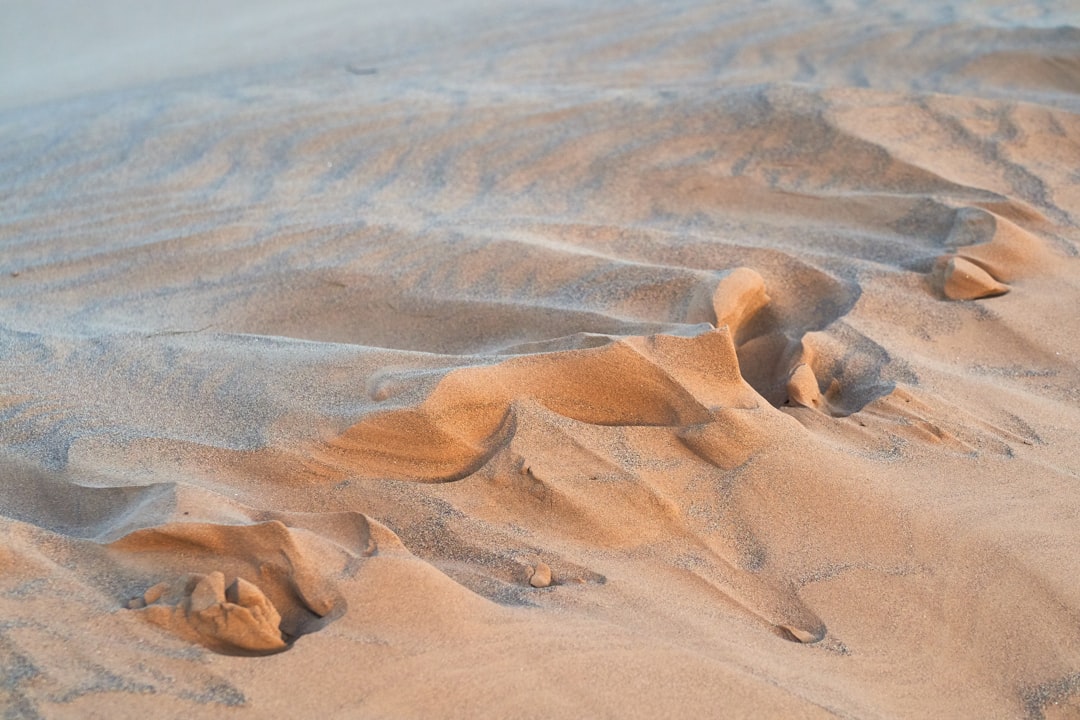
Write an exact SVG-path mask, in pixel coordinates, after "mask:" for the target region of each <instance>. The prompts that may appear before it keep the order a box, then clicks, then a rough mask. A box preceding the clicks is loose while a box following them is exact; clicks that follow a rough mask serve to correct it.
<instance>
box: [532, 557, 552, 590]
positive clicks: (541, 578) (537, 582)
mask: <svg viewBox="0 0 1080 720" xmlns="http://www.w3.org/2000/svg"><path fill="white" fill-rule="evenodd" d="M529 584H530V585H532V586H533V587H534V588H546V587H547V586H548V585H550V584H551V568H549V567H548V566H547V563H542V562H541V563H537V564H536V568H535V569H534V570H533V572H532V577H530V578H529Z"/></svg>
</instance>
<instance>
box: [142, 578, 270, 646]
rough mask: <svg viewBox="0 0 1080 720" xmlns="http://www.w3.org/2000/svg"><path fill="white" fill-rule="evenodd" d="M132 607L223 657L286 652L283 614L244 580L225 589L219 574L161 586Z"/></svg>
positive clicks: (223, 581) (259, 591) (154, 621)
mask: <svg viewBox="0 0 1080 720" xmlns="http://www.w3.org/2000/svg"><path fill="white" fill-rule="evenodd" d="M129 607H130V608H131V609H135V610H139V611H140V612H141V613H143V615H144V616H145V617H146V618H147V619H148V620H150V621H151V622H153V623H155V624H157V625H160V626H162V627H164V628H167V629H169V630H171V631H173V632H175V633H177V634H178V635H180V636H182V637H190V638H192V639H194V640H197V641H198V642H201V643H203V644H204V645H207V646H209V647H211V648H214V649H216V650H220V651H223V652H230V651H232V652H256V653H261V652H273V651H275V650H282V649H284V648H285V640H284V638H283V637H282V634H281V614H280V613H278V611H277V608H275V607H274V604H273V603H272V602H270V600H268V599H267V597H266V595H265V594H263V592H262V590H260V589H259V588H258V586H256V585H255V584H253V583H250V582H248V581H247V580H245V579H244V578H241V577H238V578H234V579H233V581H232V582H231V583H230V584H229V585H228V586H227V587H226V585H225V575H224V574H223V573H221V572H219V571H214V572H212V573H210V574H208V575H200V574H193V575H188V576H185V577H182V578H180V579H178V580H176V581H174V582H163V583H159V584H157V585H154V586H153V587H151V588H150V589H149V590H147V591H146V593H145V594H144V595H143V596H142V597H141V598H136V599H135V600H133V601H132V602H131V603H129Z"/></svg>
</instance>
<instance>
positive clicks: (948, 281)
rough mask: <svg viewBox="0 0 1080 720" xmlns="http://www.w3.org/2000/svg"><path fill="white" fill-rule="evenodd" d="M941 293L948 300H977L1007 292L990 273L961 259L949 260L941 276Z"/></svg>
mask: <svg viewBox="0 0 1080 720" xmlns="http://www.w3.org/2000/svg"><path fill="white" fill-rule="evenodd" d="M942 292H944V293H945V297H947V298H949V299H950V300H978V299H979V298H985V297H995V296H997V295H1004V294H1005V293H1007V292H1009V286H1008V285H1005V284H1003V283H1000V282H998V281H997V280H995V279H994V278H993V277H991V276H990V273H988V272H986V271H985V270H983V269H982V268H981V267H979V266H978V265H976V264H975V263H973V262H971V261H969V260H965V259H964V258H962V257H954V258H949V260H948V261H947V262H946V264H945V269H944V271H943V274H942Z"/></svg>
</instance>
